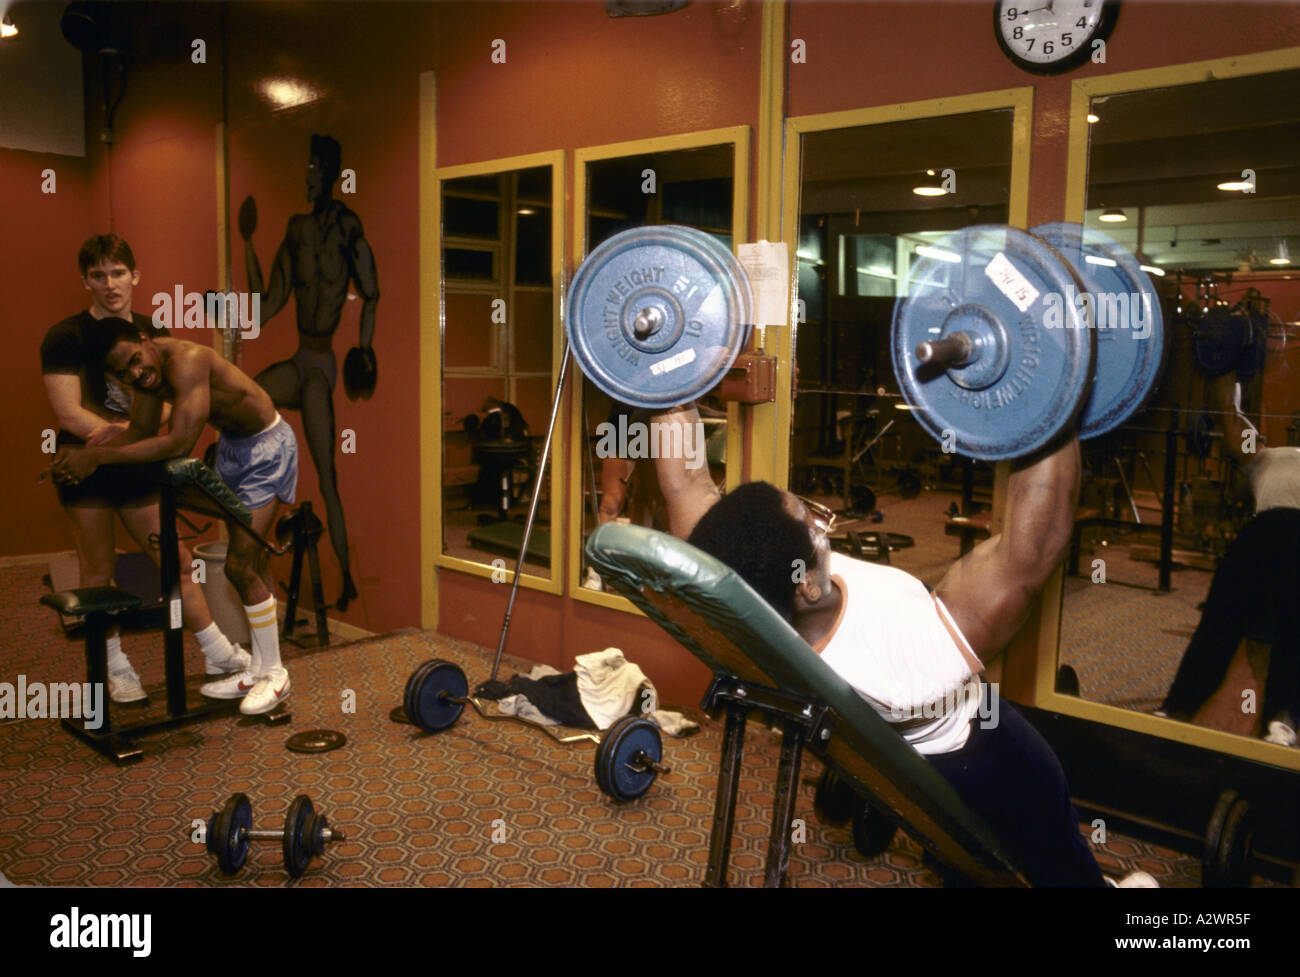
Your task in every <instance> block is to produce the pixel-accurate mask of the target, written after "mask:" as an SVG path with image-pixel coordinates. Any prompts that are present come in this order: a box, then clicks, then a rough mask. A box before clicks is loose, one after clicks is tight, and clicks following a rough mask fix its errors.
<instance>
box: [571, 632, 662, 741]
mask: <svg viewBox="0 0 1300 977" xmlns="http://www.w3.org/2000/svg"><path fill="white" fill-rule="evenodd" d="M573 661H574V671H576V672H577V673H578V696H579V698H581V699H582V707H583V708H584V709H586V710H587V715H589V716H590V717H591V719H592V722H594V723H595V724H596V726H597V728H599V729H609V727H610V726H612V725H614V723H615V722H617V721H618V720H620V719H622V718H623V717H624V716H626V715H627V714H628V713H630V712H636V713H637V714H638V715H648V714H650V713H652V712H654V711H655V710H656V709H658V708H659V695H658V693H656V692H655V687H654V685H652V684H651V682H650V680H649V679H648V678H646V676H645V672H643V671H641V666H639V665H634V664H633V663H632V662H630V661H628V660H627V659H626V658H624V657H623V652H621V651H619V650H618V649H617V648H606V649H605V650H604V651H593V652H592V653H591V654H589V655H579V656H578V657H577V658H575V659H574V660H573Z"/></svg>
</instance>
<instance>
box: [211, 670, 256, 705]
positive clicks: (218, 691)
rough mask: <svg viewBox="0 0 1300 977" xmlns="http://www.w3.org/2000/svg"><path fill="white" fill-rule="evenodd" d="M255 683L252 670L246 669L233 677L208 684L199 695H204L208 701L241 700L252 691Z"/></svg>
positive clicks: (229, 676)
mask: <svg viewBox="0 0 1300 977" xmlns="http://www.w3.org/2000/svg"><path fill="white" fill-rule="evenodd" d="M256 681H257V680H256V679H255V678H254V677H253V671H252V669H249V668H246V669H244V670H243V671H242V672H236V673H235V674H234V675H227V676H226V677H225V678H221V679H217V681H215V682H208V683H207V684H206V685H204V686H203V687H202V688H200V689H199V694H200V695H206V696H207V697H208V698H209V699H242V698H243V697H244V696H246V695H248V693H249V692H251V691H252V690H253V686H254V685H255V684H256Z"/></svg>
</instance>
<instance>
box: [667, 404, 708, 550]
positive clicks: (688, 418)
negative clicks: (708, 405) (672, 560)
mask: <svg viewBox="0 0 1300 977" xmlns="http://www.w3.org/2000/svg"><path fill="white" fill-rule="evenodd" d="M651 423H658V424H661V425H674V426H682V427H683V428H684V429H683V430H682V431H681V432H680V433H681V435H682V439H681V440H680V441H678V440H677V439H676V438H674V439H673V441H674V443H676V444H685V443H686V440H685V439H686V438H687V437H690V438H692V439H694V438H695V432H696V431H698V430H699V428H697V427H696V426H695V425H696V424H699V423H700V412H699V411H698V410H696V409H695V405H694V404H689V405H685V406H682V407H674V408H673V409H672V410H670V411H666V412H665V413H663V414H656V415H655V416H654V417H653V418H651ZM692 444H694V441H693V440H692ZM695 447H696V450H697V451H700V450H703V445H696V446H695ZM655 471H656V473H657V474H658V476H659V491H660V492H662V493H663V497H664V502H665V503H667V506H668V528H669V532H671V533H672V534H673V535H674V536H676V537H677V538H678V539H685V538H686V537H687V536H689V535H690V534H691V530H693V529H694V528H695V524H696V523H697V522H699V521H700V518H701V517H702V516H703V515H704V513H706V512H708V511H709V509H710V508H711V507H712V506H713V504H714V503H715V502H717V501H718V499H720V498H722V494H721V493H720V492H719V491H718V487H717V486H716V485H714V484H713V479H712V478H711V477H710V476H709V466H708V465H707V464H704V465H700V466H699V467H698V468H688V467H686V459H685V458H671V457H668V458H666V457H662V456H661V457H659V458H658V459H656V460H655Z"/></svg>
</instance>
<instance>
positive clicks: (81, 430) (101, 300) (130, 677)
mask: <svg viewBox="0 0 1300 977" xmlns="http://www.w3.org/2000/svg"><path fill="white" fill-rule="evenodd" d="M77 267H78V268H79V269H80V271H81V280H82V283H83V284H84V285H85V287H86V291H88V292H89V293H90V308H89V309H88V310H86V311H84V312H79V313H77V314H76V315H73V316H69V317H68V318H66V319H64V320H63V321H62V322H59V323H56V324H55V325H53V326H51V327H50V329H49V331H48V332H47V333H46V334H45V339H44V341H43V342H42V343H41V374H42V379H43V380H44V381H45V395H46V397H47V398H48V399H49V402H50V408H51V409H52V410H53V411H54V416H55V417H56V418H57V419H58V423H59V433H58V444H59V446H60V447H62V446H64V445H76V444H106V443H108V442H111V441H113V440H114V439H116V438H117V437H118V436H119V435H121V434H122V433H123V432H124V431H125V430H126V427H127V420H128V414H129V412H130V409H131V394H130V392H129V391H127V390H126V389H125V388H123V387H122V386H121V385H120V384H119V383H117V381H116V380H114V379H112V378H111V377H109V376H107V375H106V374H105V373H104V371H103V369H102V367H100V366H91V365H90V364H89V363H88V359H87V354H86V343H87V340H88V339H89V338H90V337H91V336H93V335H94V334H95V333H97V332H99V331H101V330H102V329H103V328H104V327H103V326H102V325H101V323H102V321H103V320H105V319H111V318H116V319H125V320H126V321H128V322H133V323H135V325H136V326H138V327H139V328H140V329H142V330H144V331H145V332H146V333H147V334H148V333H153V332H154V331H155V326H154V324H153V321H152V320H151V319H150V318H149V317H148V316H145V315H141V314H140V313H133V312H132V311H131V298H132V291H133V290H134V288H135V286H136V285H137V284H138V283H139V281H140V272H139V270H138V269H136V267H135V256H134V255H133V254H132V253H131V247H130V245H128V244H127V243H126V241H124V240H122V239H121V238H120V237H118V236H117V235H116V234H95V235H93V236H91V237H90V238H88V239H87V240H86V242H85V244H83V245H82V246H81V250H80V251H79V252H78V253H77ZM55 488H56V490H57V491H58V493H59V503H60V504H61V505H62V506H63V511H64V512H65V513H67V516H68V521H69V523H70V524H71V526H72V535H73V539H74V540H75V542H76V546H77V558H78V560H79V562H80V566H81V583H80V585H81V586H82V587H102V586H106V585H107V584H108V583H109V582H110V581H111V579H112V576H113V569H114V567H115V566H116V563H117V552H116V547H115V545H114V539H113V514H114V513H115V512H116V513H117V515H118V517H119V518H121V520H122V525H124V526H125V527H126V531H127V532H128V533H130V535H131V538H132V539H134V540H135V541H136V543H137V544H138V545H139V546H140V549H142V550H143V551H144V552H146V553H148V554H149V557H150V559H152V560H153V561H154V562H155V563H157V562H158V549H157V542H156V541H157V539H158V533H159V516H158V492H157V488H156V487H155V486H154V485H153V483H152V480H151V478H150V474H149V472H148V470H146V469H145V468H143V467H141V466H139V465H106V466H104V467H103V468H100V469H99V470H97V471H96V472H95V473H94V474H93V475H92V476H91V477H90V478H88V479H86V480H85V481H84V482H81V483H79V484H76V485H67V484H56V486H55ZM151 540H152V542H151ZM180 555H181V566H182V567H188V566H189V565H190V554H189V551H188V549H186V547H185V546H184V545H182V546H181V554H180ZM181 606H182V612H183V616H184V620H185V626H186V627H187V628H189V629H190V630H191V631H193V632H194V636H195V638H197V639H198V642H199V646H200V647H201V648H202V649H203V654H204V657H205V658H206V659H207V674H209V675H224V674H226V673H229V672H239V671H242V670H243V669H245V668H247V667H248V665H249V663H250V661H251V657H250V656H249V654H248V652H246V651H244V650H243V649H242V648H240V647H239V645H236V644H232V643H231V642H230V640H229V639H228V638H227V637H226V636H225V635H224V634H222V633H221V630H220V629H219V628H218V627H217V626H216V624H215V623H213V620H212V614H211V613H210V612H209V611H208V603H207V601H206V600H205V599H204V597H203V590H202V588H201V587H200V586H199V585H198V584H197V583H195V582H194V580H193V578H192V576H191V575H190V574H188V573H182V574H181ZM108 691H109V696H110V697H111V698H112V700H113V701H114V702H136V701H138V700H141V699H144V698H145V697H146V696H145V692H144V689H143V687H142V686H141V685H140V678H139V676H138V675H136V673H135V670H134V669H133V668H132V667H131V662H130V661H129V660H128V659H127V657H126V655H124V654H123V653H122V642H121V638H120V636H119V634H118V633H117V631H116V629H114V631H113V632H112V633H111V634H110V636H109V639H108Z"/></svg>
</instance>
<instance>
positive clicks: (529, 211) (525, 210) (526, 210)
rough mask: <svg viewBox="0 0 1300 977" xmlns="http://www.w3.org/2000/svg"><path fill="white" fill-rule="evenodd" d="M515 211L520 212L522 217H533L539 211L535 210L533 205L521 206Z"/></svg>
mask: <svg viewBox="0 0 1300 977" xmlns="http://www.w3.org/2000/svg"><path fill="white" fill-rule="evenodd" d="M515 213H516V214H518V215H519V216H520V217H532V216H533V214H535V213H537V211H536V210H534V209H533V208H532V207H520V208H519V209H518V210H516V211H515Z"/></svg>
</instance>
